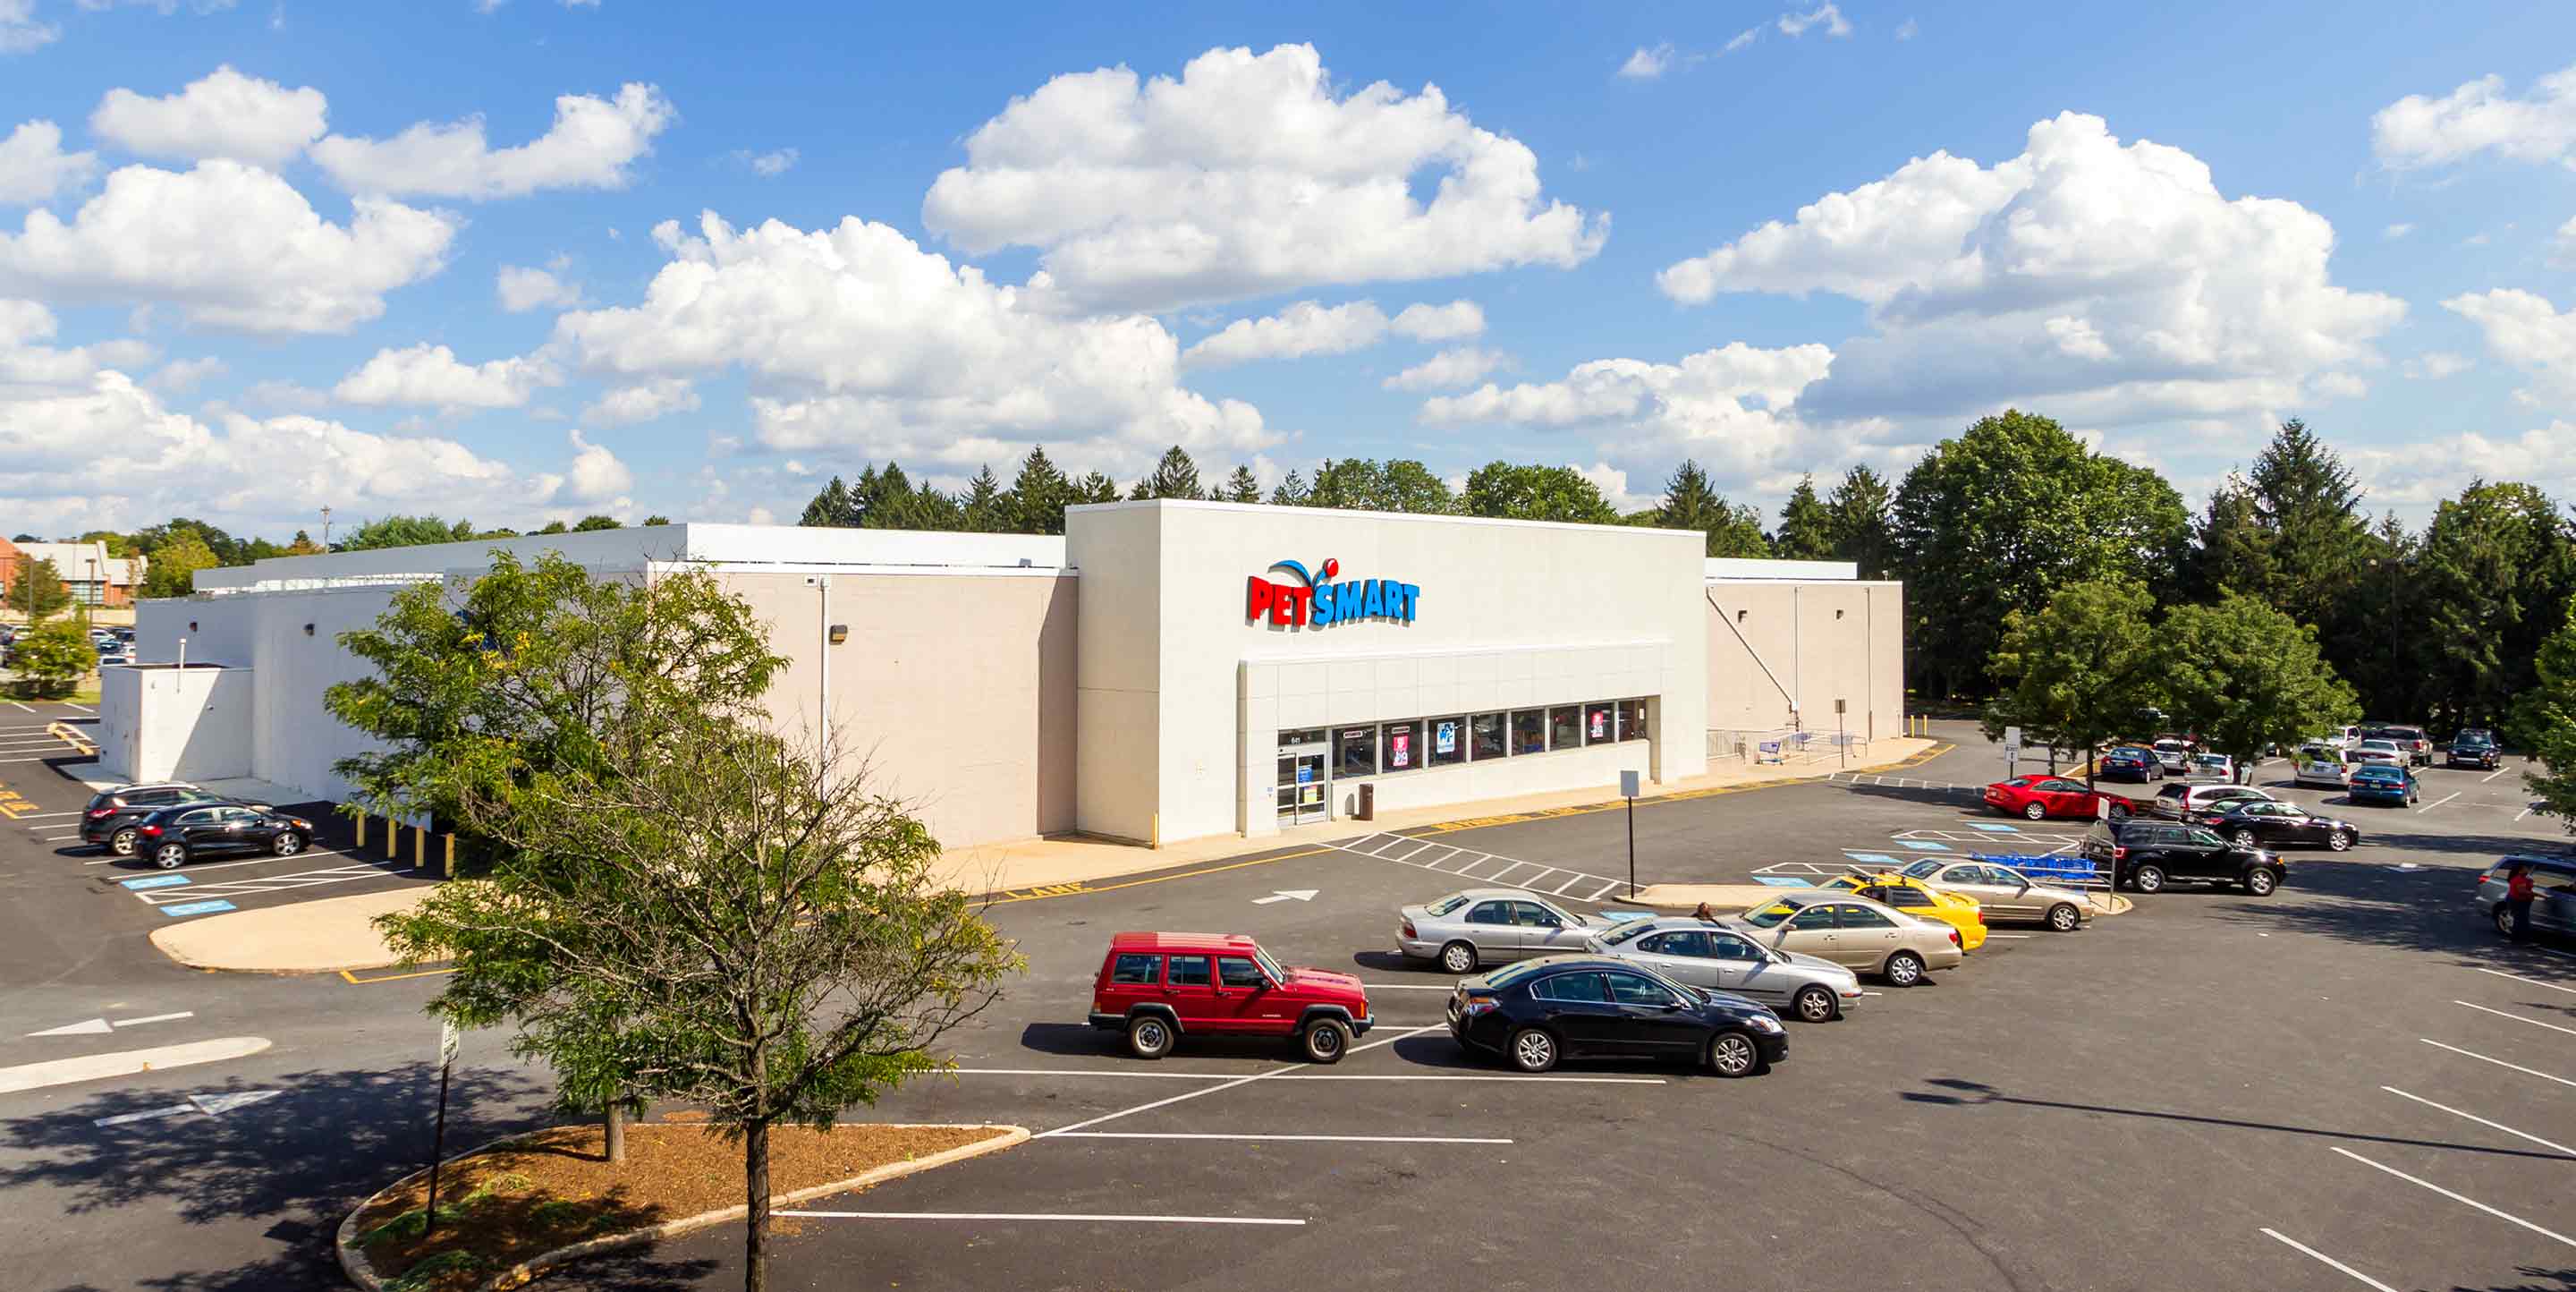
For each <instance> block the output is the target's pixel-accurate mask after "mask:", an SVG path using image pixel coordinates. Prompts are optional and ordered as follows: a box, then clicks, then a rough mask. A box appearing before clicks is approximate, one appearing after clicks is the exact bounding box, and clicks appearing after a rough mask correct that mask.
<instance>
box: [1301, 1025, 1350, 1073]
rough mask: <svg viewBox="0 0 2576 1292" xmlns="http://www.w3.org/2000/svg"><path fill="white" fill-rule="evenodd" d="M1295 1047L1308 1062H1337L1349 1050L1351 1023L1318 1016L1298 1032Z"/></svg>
mask: <svg viewBox="0 0 2576 1292" xmlns="http://www.w3.org/2000/svg"><path fill="white" fill-rule="evenodd" d="M1297 1047H1298V1048H1299V1049H1301V1050H1304V1051H1305V1052H1306V1061H1307V1062H1309V1063H1339V1062H1341V1061H1342V1056H1343V1055H1344V1054H1347V1053H1349V1052H1350V1048H1351V1025H1350V1024H1348V1023H1345V1022H1343V1021H1342V1020H1340V1019H1338V1018H1319V1019H1316V1020H1315V1021H1314V1022H1312V1023H1308V1024H1307V1025H1306V1030H1305V1031H1303V1032H1301V1033H1298V1036H1297Z"/></svg>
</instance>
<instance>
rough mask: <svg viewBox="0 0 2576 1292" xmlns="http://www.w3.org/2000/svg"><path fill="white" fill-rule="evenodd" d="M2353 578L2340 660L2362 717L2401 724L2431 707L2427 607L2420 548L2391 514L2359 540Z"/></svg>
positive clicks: (2344, 613)
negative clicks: (2345, 663)
mask: <svg viewBox="0 0 2576 1292" xmlns="http://www.w3.org/2000/svg"><path fill="white" fill-rule="evenodd" d="M2363 543H2364V545H2363V547H2362V549H2361V550H2362V551H2363V552H2364V553H2365V554H2366V555H2364V556H2362V557H2361V559H2360V560H2359V562H2358V563H2357V566H2356V568H2355V570H2354V574H2355V578H2354V580H2353V582H2352V586H2351V588H2350V590H2349V592H2348V593H2347V595H2346V598H2345V602H2344V605H2343V607H2342V610H2341V615H2340V617H2341V619H2342V621H2343V623H2344V624H2345V634H2346V635H2345V638H2344V640H2343V642H2342V647H2343V649H2342V653H2341V658H2344V659H2346V660H2349V661H2351V663H2350V673H2349V677H2350V678H2351V681H2352V683H2353V686H2354V689H2355V690H2357V691H2358V692H2359V693H2360V695H2361V704H2362V710H2363V713H2364V716H2365V717H2369V718H2376V719H2379V720H2381V721H2388V722H2395V721H2402V720H2404V718H2405V716H2406V715H2410V714H2421V713H2422V712H2423V711H2424V710H2425V708H2426V707H2427V706H2428V705H2429V704H2430V702H2431V699H2432V694H2433V687H2432V685H2431V684H2430V675H2431V671H2432V659H2431V650H2430V647H2429V644H2428V643H2427V642H2426V641H2425V639H2424V631H2423V624H2424V618H2425V615H2426V614H2427V612H2428V609H2429V608H2428V607H2427V606H2426V604H2425V599H2424V588H2423V584H2422V582H2421V580H2420V577H2419V575H2420V571H2419V570H2418V568H2417V563H2418V557H2419V556H2420V555H2421V554H2422V551H2423V547H2422V544H2421V542H2420V541H2419V540H2418V539H2417V538H2416V536H2415V535H2413V534H2410V533H2408V532H2406V526H2405V525H2403V524H2401V523H2400V522H2399V521H2398V519H2397V515H2396V513H2394V512H2390V513H2388V514H2386V515H2383V516H2381V517H2380V519H2379V523H2378V524H2377V525H2375V526H2373V527H2372V528H2371V529H2370V531H2369V533H2367V534H2365V535H2364V536H2363Z"/></svg>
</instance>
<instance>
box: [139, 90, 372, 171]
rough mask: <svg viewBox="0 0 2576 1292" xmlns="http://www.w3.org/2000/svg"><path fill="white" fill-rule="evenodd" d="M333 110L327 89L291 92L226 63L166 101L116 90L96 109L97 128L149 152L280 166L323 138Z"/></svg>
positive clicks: (143, 152) (151, 154)
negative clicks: (327, 95) (326, 123)
mask: <svg viewBox="0 0 2576 1292" xmlns="http://www.w3.org/2000/svg"><path fill="white" fill-rule="evenodd" d="M328 115H329V103H328V102H327V101H326V100H325V99H324V98H323V95H322V92H321V91H320V90H317V89H314V88H312V87H311V86H306V87H304V88H302V89H295V90H290V89H288V88H286V87H285V86H283V85H280V84H278V83H277V82H275V81H265V80H261V79H260V78H258V77H256V76H245V75H243V74H242V73H240V72H237V71H235V70H233V68H232V65H231V64H224V65H222V66H219V67H217V68H216V69H215V70H214V71H213V72H212V73H210V74H208V75H207V76H206V77H204V78H203V79H201V80H196V81H191V82H189V83H188V84H187V85H186V86H184V87H182V88H181V89H180V91H179V92H178V93H176V94H168V95H163V96H161V97H159V98H147V97H145V96H143V95H140V94H137V93H135V92H134V91H132V90H127V89H114V90H109V91H108V92H107V95H106V97H105V98H102V99H100V100H99V104H98V110H97V111H95V112H92V113H91V114H90V117H89V129H90V133H91V134H94V135H97V136H98V137H99V138H101V139H104V140H106V141H108V142H109V143H112V144H115V145H117V146H119V147H121V148H123V149H125V150H126V151H127V152H131V153H138V154H140V155H142V156H145V157H169V158H177V159H179V160H182V161H203V160H205V159H207V158H209V157H229V158H231V159H233V160H234V161H241V162H249V163H250V164H252V165H254V166H265V167H267V168H268V169H270V170H276V169H277V168H279V167H280V166H283V165H285V164H286V162H287V161H288V160H289V159H291V158H293V157H294V156H295V155H296V154H298V153H301V152H303V151H304V149H305V146H306V145H308V144H311V143H312V142H313V141H314V140H316V139H319V138H321V137H322V132H323V131H324V130H325V129H326V128H327V127H326V126H325V124H324V123H325V120H326V118H327V117H328Z"/></svg>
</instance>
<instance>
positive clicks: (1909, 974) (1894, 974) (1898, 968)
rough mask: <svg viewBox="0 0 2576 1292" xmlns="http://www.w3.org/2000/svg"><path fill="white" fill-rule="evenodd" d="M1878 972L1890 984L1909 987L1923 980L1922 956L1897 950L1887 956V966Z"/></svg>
mask: <svg viewBox="0 0 2576 1292" xmlns="http://www.w3.org/2000/svg"><path fill="white" fill-rule="evenodd" d="M1879 972H1880V974H1881V975H1883V976H1884V977H1886V979H1887V981H1888V983H1889V984H1890V985H1892V986H1897V987H1911V986H1913V985H1915V984H1916V983H1919V982H1921V981H1923V957H1921V956H1918V955H1916V954H1914V953H1913V952H1911V951H1899V952H1897V953H1896V954H1895V955H1892V956H1889V957H1888V958H1887V967H1886V968H1884V969H1881V970H1880V971H1879Z"/></svg>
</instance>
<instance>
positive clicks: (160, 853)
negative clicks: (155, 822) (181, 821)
mask: <svg viewBox="0 0 2576 1292" xmlns="http://www.w3.org/2000/svg"><path fill="white" fill-rule="evenodd" d="M187 860H188V845H186V844H184V843H165V844H163V845H161V846H160V848H159V849H157V850H155V851H154V852H153V854H152V861H153V864H155V865H157V866H159V867H161V869H163V870H177V869H178V868H179V867H180V865H181V864H182V863H184V862H186V861H187Z"/></svg>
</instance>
